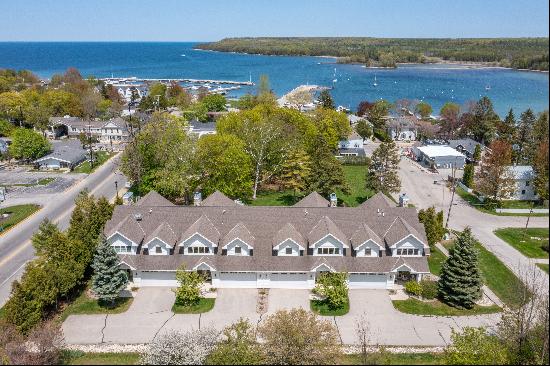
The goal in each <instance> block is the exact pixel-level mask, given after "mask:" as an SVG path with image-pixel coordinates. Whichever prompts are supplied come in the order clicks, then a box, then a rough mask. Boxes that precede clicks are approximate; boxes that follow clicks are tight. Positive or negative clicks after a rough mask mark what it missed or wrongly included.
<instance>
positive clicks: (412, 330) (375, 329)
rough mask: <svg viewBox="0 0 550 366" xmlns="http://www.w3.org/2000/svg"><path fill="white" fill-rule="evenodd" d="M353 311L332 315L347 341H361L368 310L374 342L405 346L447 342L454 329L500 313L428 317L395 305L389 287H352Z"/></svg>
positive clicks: (484, 321)
mask: <svg viewBox="0 0 550 366" xmlns="http://www.w3.org/2000/svg"><path fill="white" fill-rule="evenodd" d="M349 298H350V311H349V313H348V314H346V315H344V316H339V317H327V318H331V319H332V320H333V321H334V323H335V325H336V326H337V327H338V331H339V333H340V337H341V340H342V342H343V343H344V344H355V343H356V342H357V333H356V323H357V320H358V318H359V317H360V316H361V315H363V314H364V316H365V318H366V319H367V321H368V324H369V329H370V333H371V339H370V342H371V343H372V344H383V345H403V346H444V345H446V344H447V343H448V342H449V341H450V336H451V329H452V328H455V329H458V328H462V327H464V326H473V327H479V326H490V325H494V324H496V322H498V320H499V319H500V314H491V315H484V316H461V317H435V316H433V317H428V316H416V315H409V314H404V313H401V312H399V311H397V310H395V308H394V307H393V304H392V302H391V300H390V297H389V294H388V291H387V290H349Z"/></svg>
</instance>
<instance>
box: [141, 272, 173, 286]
mask: <svg viewBox="0 0 550 366" xmlns="http://www.w3.org/2000/svg"><path fill="white" fill-rule="evenodd" d="M141 286H144V287H145V286H169V287H177V286H178V282H177V281H176V272H141Z"/></svg>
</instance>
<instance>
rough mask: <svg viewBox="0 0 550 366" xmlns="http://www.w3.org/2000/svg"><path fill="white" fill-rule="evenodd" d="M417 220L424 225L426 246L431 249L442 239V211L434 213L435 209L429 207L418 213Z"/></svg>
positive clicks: (443, 230) (443, 227)
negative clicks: (426, 239)
mask: <svg viewBox="0 0 550 366" xmlns="http://www.w3.org/2000/svg"><path fill="white" fill-rule="evenodd" d="M418 220H419V221H420V222H421V223H423V224H424V229H425V230H426V237H427V238H428V244H429V245H430V247H433V246H434V245H435V244H436V243H437V242H439V241H440V240H441V239H443V236H444V235H445V226H444V222H443V211H439V212H436V211H435V207H434V206H432V207H429V208H427V209H425V210H420V211H419V212H418Z"/></svg>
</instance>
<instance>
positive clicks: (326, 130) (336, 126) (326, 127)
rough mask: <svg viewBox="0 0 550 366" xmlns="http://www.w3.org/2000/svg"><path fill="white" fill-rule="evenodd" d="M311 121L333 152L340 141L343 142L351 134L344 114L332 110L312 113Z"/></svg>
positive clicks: (317, 110)
mask: <svg viewBox="0 0 550 366" xmlns="http://www.w3.org/2000/svg"><path fill="white" fill-rule="evenodd" d="M312 119H313V122H314V123H315V125H316V126H317V129H318V131H319V132H320V133H321V135H323V137H324V139H325V141H326V142H327V144H328V146H329V147H330V148H331V149H333V150H336V149H337V148H338V142H339V141H340V140H345V139H346V138H347V137H348V136H349V135H350V133H351V132H352V131H351V127H350V125H349V121H348V117H347V116H346V114H345V113H342V112H338V111H335V110H333V109H325V108H318V109H316V110H315V111H314V112H313V114H312Z"/></svg>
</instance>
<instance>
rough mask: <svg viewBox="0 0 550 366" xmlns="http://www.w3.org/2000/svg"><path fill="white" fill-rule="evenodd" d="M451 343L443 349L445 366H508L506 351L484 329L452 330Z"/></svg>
mask: <svg viewBox="0 0 550 366" xmlns="http://www.w3.org/2000/svg"><path fill="white" fill-rule="evenodd" d="M451 341H452V343H451V344H450V345H448V346H447V347H446V348H445V352H444V356H443V358H444V362H445V364H446V365H508V364H510V363H509V359H508V354H507V352H506V349H505V348H504V347H502V344H501V342H500V341H499V339H498V338H497V337H496V336H494V335H490V334H488V333H487V330H485V328H472V327H465V328H464V329H462V332H457V331H456V330H454V329H453V330H452V333H451Z"/></svg>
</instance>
